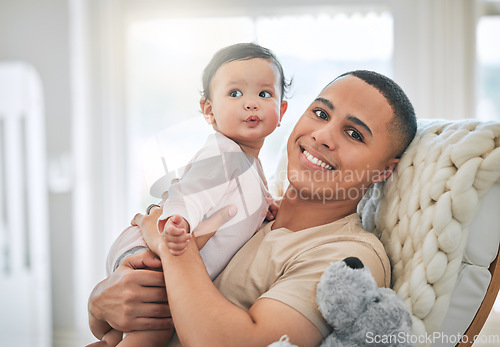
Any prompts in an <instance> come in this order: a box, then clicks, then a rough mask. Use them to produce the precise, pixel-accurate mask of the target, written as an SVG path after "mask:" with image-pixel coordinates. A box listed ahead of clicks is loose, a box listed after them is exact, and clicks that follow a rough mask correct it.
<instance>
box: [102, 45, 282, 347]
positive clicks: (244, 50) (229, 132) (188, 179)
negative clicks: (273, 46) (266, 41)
mask: <svg viewBox="0 0 500 347" xmlns="http://www.w3.org/2000/svg"><path fill="white" fill-rule="evenodd" d="M202 81H203V94H202V98H201V100H200V107H201V111H202V113H203V115H204V117H205V120H206V121H207V123H208V124H210V125H212V127H213V129H214V130H215V134H213V135H210V136H209V138H208V140H207V142H206V144H205V145H204V147H203V148H202V149H201V150H200V151H199V152H198V153H197V154H196V155H195V157H194V158H193V159H192V160H191V161H190V162H189V163H188V165H187V166H186V169H185V171H184V173H183V175H182V177H181V179H180V180H179V181H178V182H177V183H174V184H172V185H171V186H170V188H168V198H167V199H166V200H164V201H163V202H162V203H163V204H164V205H163V214H162V215H161V217H160V218H159V220H158V230H159V231H160V232H162V233H164V236H165V238H166V240H167V241H168V243H167V245H168V247H169V250H170V252H171V253H172V254H174V255H180V254H182V253H183V252H184V250H185V248H186V247H187V243H188V242H189V241H190V240H191V239H192V236H193V232H194V237H195V241H196V243H197V245H198V248H199V249H200V254H201V257H202V259H203V261H204V263H205V266H206V268H207V271H208V273H209V275H210V277H211V278H212V280H213V279H215V277H217V275H218V274H219V273H220V272H221V271H222V270H223V269H224V267H225V266H226V265H227V263H228V262H229V261H230V260H231V258H232V257H233V255H234V254H235V253H236V252H237V251H238V250H239V249H240V248H241V246H243V244H244V243H245V242H247V241H248V240H249V239H250V238H251V237H252V236H253V234H254V233H255V232H256V231H257V229H258V228H259V226H260V225H261V223H262V222H263V220H264V218H265V217H266V216H267V215H268V214H269V211H270V207H273V205H272V204H273V199H272V197H271V194H269V192H268V189H267V182H266V179H265V177H264V172H263V169H262V166H261V164H260V161H259V159H258V155H259V152H260V149H261V148H262V145H263V144H264V140H265V138H266V137H267V136H268V135H269V134H271V133H272V132H273V131H274V130H275V129H276V127H277V126H279V125H280V121H281V119H282V117H283V114H284V113H285V111H286V109H287V105H288V104H287V102H286V101H284V100H283V98H284V94H285V92H286V89H287V87H288V86H289V84H288V83H287V82H286V80H285V77H284V74H283V68H282V66H281V64H280V62H279V61H278V60H277V58H276V57H275V56H274V54H273V53H272V52H271V51H269V50H268V49H266V48H263V47H261V46H259V45H257V44H253V43H240V44H235V45H232V46H229V47H226V48H223V49H221V50H220V51H218V52H217V53H216V54H215V55H214V57H213V58H212V60H211V61H210V63H209V64H208V65H207V67H206V68H205V70H204V72H203V78H202ZM165 190H166V188H165ZM227 205H234V206H236V207H237V209H238V212H237V214H236V216H235V217H234V218H233V219H231V220H230V221H229V222H227V223H226V224H224V225H223V226H222V227H221V228H220V229H219V230H217V232H215V231H214V233H211V234H208V235H197V234H196V226H197V225H198V224H199V223H200V222H201V221H202V220H204V219H206V218H208V217H210V216H211V215H212V214H213V213H214V212H216V211H218V210H219V209H221V208H222V207H224V206H227ZM271 210H272V209H271ZM145 248H146V245H145V242H144V240H143V239H142V237H141V235H140V230H139V229H138V228H137V227H129V228H127V229H126V230H125V231H124V232H123V233H122V234H121V235H120V236H119V238H118V239H117V240H116V241H115V243H114V245H113V246H112V248H111V252H110V254H109V255H108V260H107V269H108V272H111V271H113V270H114V269H116V267H117V266H118V265H119V263H120V261H121V259H123V258H124V256H126V255H129V254H132V253H134V252H136V251H141V250H144V249H145ZM172 333H173V329H172V330H163V331H133V332H130V333H127V334H126V335H125V337H124V338H123V340H122V333H121V332H119V331H116V330H113V329H111V330H110V331H108V332H107V333H106V334H105V335H104V337H103V338H102V341H100V342H97V343H95V344H93V345H92V346H116V345H118V346H139V345H144V346H165V345H166V343H167V342H168V340H169V339H170V337H171V335H172Z"/></svg>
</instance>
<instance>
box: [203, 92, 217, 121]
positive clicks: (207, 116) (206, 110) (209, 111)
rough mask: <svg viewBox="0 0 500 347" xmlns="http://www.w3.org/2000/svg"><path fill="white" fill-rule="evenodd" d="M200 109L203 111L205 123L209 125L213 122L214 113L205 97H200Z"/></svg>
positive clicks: (210, 103)
mask: <svg viewBox="0 0 500 347" xmlns="http://www.w3.org/2000/svg"><path fill="white" fill-rule="evenodd" d="M200 109H201V113H203V117H205V120H206V121H207V123H208V124H210V125H211V124H214V123H215V118H214V114H213V112H212V102H211V101H210V100H209V99H207V98H201V99H200Z"/></svg>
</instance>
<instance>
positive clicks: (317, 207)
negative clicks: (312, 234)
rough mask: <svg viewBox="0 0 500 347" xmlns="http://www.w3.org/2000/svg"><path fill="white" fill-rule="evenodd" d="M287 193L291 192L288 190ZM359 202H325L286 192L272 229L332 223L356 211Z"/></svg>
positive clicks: (295, 229)
mask: <svg viewBox="0 0 500 347" xmlns="http://www.w3.org/2000/svg"><path fill="white" fill-rule="evenodd" d="M289 189H290V188H289ZM287 193H291V192H290V191H289V190H287ZM357 204H358V201H353V200H342V201H326V202H324V201H322V200H312V199H310V200H307V199H301V198H299V197H297V195H293V194H285V196H284V197H283V200H282V201H281V203H280V208H279V211H278V215H277V216H276V220H275V221H274V224H273V226H272V229H278V228H286V229H289V230H291V231H299V230H303V229H307V228H312V227H315V226H319V225H324V224H328V223H332V222H335V221H337V220H339V219H342V218H344V217H346V216H348V215H350V214H352V213H354V212H356V206H357Z"/></svg>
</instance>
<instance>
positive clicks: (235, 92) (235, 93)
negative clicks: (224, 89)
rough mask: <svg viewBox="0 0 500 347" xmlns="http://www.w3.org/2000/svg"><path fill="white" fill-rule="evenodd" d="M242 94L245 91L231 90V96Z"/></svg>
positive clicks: (235, 96)
mask: <svg viewBox="0 0 500 347" xmlns="http://www.w3.org/2000/svg"><path fill="white" fill-rule="evenodd" d="M242 95H243V93H242V92H240V91H239V90H231V91H230V92H229V96H230V97H233V98H237V97H238V96H242Z"/></svg>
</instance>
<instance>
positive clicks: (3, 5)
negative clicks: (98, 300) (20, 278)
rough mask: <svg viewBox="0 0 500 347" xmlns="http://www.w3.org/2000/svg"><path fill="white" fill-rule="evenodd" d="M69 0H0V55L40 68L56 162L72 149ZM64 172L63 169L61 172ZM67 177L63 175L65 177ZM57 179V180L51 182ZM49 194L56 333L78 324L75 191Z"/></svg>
mask: <svg viewBox="0 0 500 347" xmlns="http://www.w3.org/2000/svg"><path fill="white" fill-rule="evenodd" d="M68 23H69V20H68V4H67V1H66V0H0V60H22V61H26V62H28V63H30V64H32V65H33V66H34V67H35V68H36V69H37V70H38V72H39V73H40V76H41V79H42V84H43V87H44V93H45V116H46V139H47V154H48V159H49V161H50V162H51V163H53V164H54V165H56V166H52V168H57V167H58V166H57V163H61V161H60V159H61V158H64V157H67V155H68V153H70V152H71V112H72V106H71V94H70V51H69V26H68ZM63 175H64V173H63ZM63 178H64V177H63ZM52 183H54V184H57V183H58V182H54V181H53V182H52ZM53 188H58V189H59V192H51V193H50V196H49V203H50V206H49V211H50V217H49V218H50V224H49V226H50V233H51V242H50V245H51V262H52V288H53V295H52V297H53V319H54V322H53V323H54V329H55V338H56V339H57V338H58V335H60V334H59V333H58V332H61V331H71V330H72V329H73V327H74V314H73V307H74V297H73V293H74V287H73V281H72V280H71V278H72V277H71V276H72V271H73V265H72V264H73V262H72V252H73V250H72V245H73V236H72V235H73V233H72V192H71V190H68V189H66V188H67V187H63V186H61V185H59V187H56V186H53Z"/></svg>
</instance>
